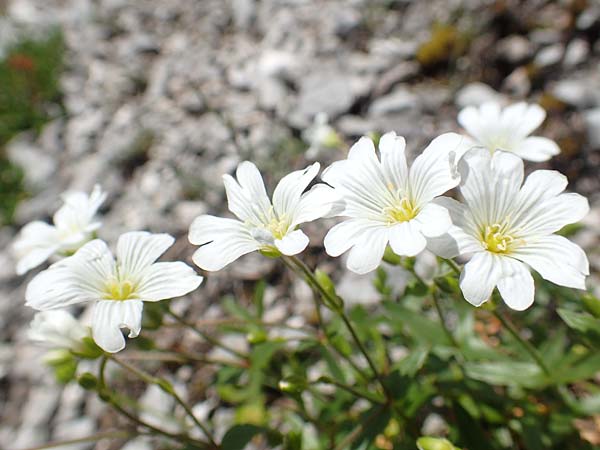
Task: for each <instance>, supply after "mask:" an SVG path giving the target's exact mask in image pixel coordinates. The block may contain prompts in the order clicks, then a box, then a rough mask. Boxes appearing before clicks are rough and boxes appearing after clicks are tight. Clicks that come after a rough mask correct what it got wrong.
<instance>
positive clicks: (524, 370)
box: [464, 361, 547, 388]
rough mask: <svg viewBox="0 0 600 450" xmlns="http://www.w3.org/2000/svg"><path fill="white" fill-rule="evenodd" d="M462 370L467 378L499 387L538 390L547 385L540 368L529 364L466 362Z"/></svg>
mask: <svg viewBox="0 0 600 450" xmlns="http://www.w3.org/2000/svg"><path fill="white" fill-rule="evenodd" d="M464 368H465V372H466V374H467V376H468V377H470V378H473V379H475V380H479V381H483V382H485V383H490V384H495V385H499V386H521V387H526V388H540V387H543V386H545V385H546V384H547V380H546V379H545V377H544V375H543V373H542V372H541V370H540V368H539V367H538V366H537V365H536V364H533V363H529V362H517V361H501V362H481V363H475V362H467V363H465V365H464Z"/></svg>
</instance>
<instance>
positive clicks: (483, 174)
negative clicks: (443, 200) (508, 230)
mask: <svg viewBox="0 0 600 450" xmlns="http://www.w3.org/2000/svg"><path fill="white" fill-rule="evenodd" d="M458 170H459V172H460V174H461V183H460V192H461V194H462V195H463V197H464V198H465V200H466V202H467V204H468V206H469V209H470V210H471V213H472V215H473V219H474V221H475V222H476V223H478V224H493V223H497V222H502V221H503V220H504V219H505V218H506V216H507V215H508V213H509V211H510V210H512V209H513V208H514V205H515V202H516V198H517V195H518V193H519V189H520V187H521V183H522V182H523V160H521V158H519V157H518V156H516V155H513V154H512V153H508V152H503V151H496V152H494V154H493V156H492V155H491V154H490V152H489V151H488V150H487V149H483V148H475V149H472V150H469V151H468V152H467V153H466V154H465V155H464V156H463V158H462V159H461V161H460V162H459V164H458Z"/></svg>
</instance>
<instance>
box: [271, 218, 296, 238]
mask: <svg viewBox="0 0 600 450" xmlns="http://www.w3.org/2000/svg"><path fill="white" fill-rule="evenodd" d="M265 228H266V229H267V230H269V232H270V233H271V234H272V235H273V237H274V238H275V239H283V237H284V236H285V235H286V234H287V232H288V229H289V228H290V223H289V221H288V220H287V217H286V216H285V215H283V216H281V217H277V216H276V215H275V214H271V219H270V220H269V222H268V223H267V224H266V226H265Z"/></svg>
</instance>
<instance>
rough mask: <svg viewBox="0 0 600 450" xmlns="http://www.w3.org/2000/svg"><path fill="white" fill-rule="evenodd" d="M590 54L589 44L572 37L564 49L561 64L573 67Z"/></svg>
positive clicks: (582, 61)
mask: <svg viewBox="0 0 600 450" xmlns="http://www.w3.org/2000/svg"><path fill="white" fill-rule="evenodd" d="M589 54H590V44H588V43H587V41H584V40H583V39H574V40H572V41H571V42H569V45H567V49H566V50H565V58H564V60H563V64H564V65H565V66H567V67H575V66H577V65H579V64H582V63H584V62H585V61H586V60H587V58H588V55H589Z"/></svg>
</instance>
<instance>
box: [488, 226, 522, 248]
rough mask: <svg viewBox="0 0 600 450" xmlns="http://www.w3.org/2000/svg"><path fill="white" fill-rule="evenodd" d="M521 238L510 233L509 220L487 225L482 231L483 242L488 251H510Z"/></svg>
mask: <svg viewBox="0 0 600 450" xmlns="http://www.w3.org/2000/svg"><path fill="white" fill-rule="evenodd" d="M518 242H520V240H517V239H515V237H514V236H512V235H511V234H510V230H509V225H508V221H507V220H505V221H504V222H502V223H495V224H493V225H487V226H486V227H485V229H484V230H483V231H482V243H483V246H484V247H485V248H486V250H487V251H489V252H493V253H510V252H511V251H512V250H514V248H515V246H516V244H517V243H518Z"/></svg>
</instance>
